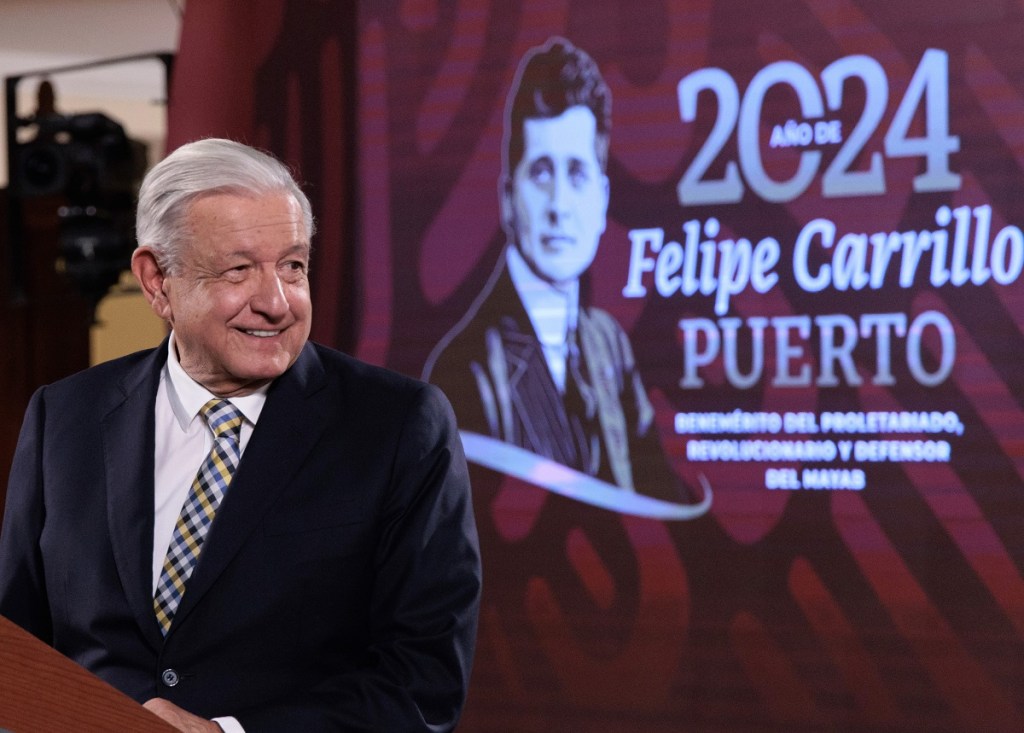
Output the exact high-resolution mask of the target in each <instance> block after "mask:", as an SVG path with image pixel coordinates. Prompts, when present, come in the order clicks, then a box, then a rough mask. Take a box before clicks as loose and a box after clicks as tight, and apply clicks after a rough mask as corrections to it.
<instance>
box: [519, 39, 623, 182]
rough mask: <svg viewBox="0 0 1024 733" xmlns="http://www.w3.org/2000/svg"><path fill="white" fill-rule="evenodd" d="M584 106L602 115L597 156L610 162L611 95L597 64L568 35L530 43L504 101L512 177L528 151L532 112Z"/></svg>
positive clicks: (540, 114)
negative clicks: (526, 134)
mask: <svg viewBox="0 0 1024 733" xmlns="http://www.w3.org/2000/svg"><path fill="white" fill-rule="evenodd" d="M576 106H583V107H586V108H587V109H589V110H590V111H591V112H592V113H593V114H594V119H595V120H597V135H596V140H595V144H596V146H597V151H596V152H597V159H598V161H599V162H600V163H601V170H602V171H604V170H606V168H607V165H608V139H609V135H610V134H611V114H612V95H611V91H610V90H609V89H608V85H607V84H605V81H604V77H602V76H601V71H600V70H599V69H598V68H597V64H596V63H595V62H594V60H593V59H592V58H591V57H590V56H589V55H588V54H587V52H586V51H583V50H582V49H579V48H577V47H576V46H574V45H572V43H570V42H569V41H567V40H565V39H564V38H558V37H554V38H549V39H548V41H547V43H545V44H544V45H543V46H536V47H534V48H532V49H530V50H529V51H528V52H527V53H526V55H525V56H523V59H522V61H520V63H519V68H518V70H517V71H516V76H515V80H514V81H513V83H512V88H511V89H510V91H509V95H508V100H507V103H506V105H505V146H504V150H503V151H502V152H503V155H504V160H503V161H502V164H503V166H504V174H505V176H506V177H511V176H512V175H513V174H514V172H515V169H516V166H517V165H519V161H520V160H521V159H522V157H523V149H524V145H525V143H524V139H523V135H524V133H523V124H524V122H525V121H526V120H528V119H530V118H552V117H558V116H559V115H561V114H562V113H563V112H565V111H566V110H568V109H569V108H571V107H576Z"/></svg>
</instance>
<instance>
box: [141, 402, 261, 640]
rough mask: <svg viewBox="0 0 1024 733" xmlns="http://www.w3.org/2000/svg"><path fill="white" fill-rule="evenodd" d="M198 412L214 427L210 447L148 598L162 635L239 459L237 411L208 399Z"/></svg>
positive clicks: (179, 598)
mask: <svg viewBox="0 0 1024 733" xmlns="http://www.w3.org/2000/svg"><path fill="white" fill-rule="evenodd" d="M199 412H200V414H201V415H202V416H203V418H204V419H205V420H206V423H207V425H209V426H210V429H211V430H213V448H212V449H211V450H210V455H208V456H207V457H206V460H205V461H204V462H203V465H202V466H200V467H199V473H197V474H196V478H195V480H194V481H193V482H192V490H191V491H190V492H189V495H188V498H187V499H185V504H184V505H183V506H182V507H181V515H180V516H179V517H178V522H177V524H176V525H175V526H174V534H173V535H172V536H171V543H170V545H169V546H168V548H167V557H166V558H165V559H164V567H163V571H162V572H161V573H160V579H159V580H158V581H157V585H156V593H155V594H154V596H153V608H154V609H155V610H156V619H157V621H158V622H159V623H160V628H161V629H163V632H164V635H165V636H166V634H167V632H168V631H169V630H170V628H171V619H173V618H174V612H175V611H176V610H177V608H178V604H179V603H180V602H181V597H182V596H183V595H184V594H185V583H186V582H187V581H188V579H189V576H191V575H192V570H193V568H195V566H196V562H197V561H198V560H199V552H200V550H201V549H202V547H203V540H204V539H205V538H206V533H207V532H208V531H209V529H210V525H211V524H212V523H213V517H214V515H215V514H216V513H217V507H218V506H219V505H220V502H221V499H223V498H224V492H225V491H227V488H228V484H230V483H231V477H232V476H233V475H234V473H235V468H237V467H238V459H239V458H240V457H241V447H240V445H239V437H240V435H241V432H242V419H243V418H242V413H240V412H239V411H238V410H236V409H235V406H234V405H232V404H231V403H230V402H228V401H227V400H210V401H209V402H207V403H206V404H205V405H203V407H202V409H201V410H200V411H199Z"/></svg>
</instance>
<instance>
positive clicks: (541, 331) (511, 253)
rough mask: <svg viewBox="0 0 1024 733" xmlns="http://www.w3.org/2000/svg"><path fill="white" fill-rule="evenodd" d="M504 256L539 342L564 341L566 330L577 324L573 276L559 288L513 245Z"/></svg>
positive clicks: (576, 281)
mask: <svg viewBox="0 0 1024 733" xmlns="http://www.w3.org/2000/svg"><path fill="white" fill-rule="evenodd" d="M506 259H507V261H508V273H509V277H511V278H512V284H513V285H514V286H515V289H516V292H517V293H519V298H520V300H522V301H523V306H524V307H525V308H526V312H527V313H528V314H529V316H530V322H531V323H532V324H533V329H534V331H536V332H537V337H538V338H539V339H540V341H541V343H542V344H545V345H549V346H555V345H559V346H560V345H562V344H564V343H565V339H566V334H567V333H568V332H569V331H572V330H574V329H575V328H576V323H577V321H578V320H579V300H580V298H579V281H578V280H573V281H572V282H571V283H568V286H567V287H565V288H561V287H556V286H555V285H553V284H552V283H549V282H548V281H546V280H543V279H541V278H540V277H538V276H537V274H536V273H535V272H534V271H533V270H531V269H530V266H529V265H528V264H527V263H526V260H525V259H524V258H523V256H522V254H520V252H519V250H518V249H517V248H516V247H515V245H512V246H510V247H508V249H507V250H506Z"/></svg>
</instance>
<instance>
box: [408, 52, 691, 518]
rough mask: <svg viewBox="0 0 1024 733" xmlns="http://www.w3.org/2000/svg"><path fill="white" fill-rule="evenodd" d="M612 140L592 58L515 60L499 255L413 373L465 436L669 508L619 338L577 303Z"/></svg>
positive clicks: (603, 212) (604, 318) (662, 470)
mask: <svg viewBox="0 0 1024 733" xmlns="http://www.w3.org/2000/svg"><path fill="white" fill-rule="evenodd" d="M610 130H611V93H610V91H609V89H608V87H607V85H606V84H605V82H604V79H603V78H602V77H601V73H600V71H599V70H598V68H597V65H596V64H595V63H594V61H593V59H591V58H590V56H588V55H587V54H586V53H585V52H584V51H582V50H581V49H579V48H576V47H575V46H573V45H572V44H571V43H569V42H568V41H566V40H564V39H561V38H552V39H551V40H549V41H548V42H547V44H545V45H544V46H542V47H537V48H534V49H531V50H530V51H529V52H528V53H527V54H526V56H525V57H524V58H523V60H522V62H521V63H520V66H519V69H518V71H517V74H516V78H515V81H514V83H513V85H512V89H511V91H510V92H509V97H508V103H507V105H506V112H505V149H504V150H503V170H502V177H501V187H500V189H501V206H502V224H503V227H504V229H505V232H506V234H507V236H508V241H509V245H508V246H507V247H506V249H505V252H504V254H503V256H502V257H501V258H500V260H499V262H498V266H497V269H496V270H495V271H494V273H493V274H492V275H491V277H490V279H489V281H488V282H487V284H486V285H485V287H484V289H483V291H482V293H481V294H480V295H479V297H478V298H477V299H476V301H475V302H474V303H473V305H472V306H471V308H470V309H469V311H468V312H467V313H466V315H465V316H464V317H463V318H462V319H461V321H460V322H459V323H458V324H457V325H456V326H455V328H454V329H453V330H452V331H451V332H450V333H449V334H448V335H447V336H445V338H444V339H443V340H442V341H441V342H440V343H439V344H438V345H437V347H436V348H435V349H434V352H433V353H432V354H431V356H430V357H429V359H428V360H427V363H426V366H425V368H424V373H423V374H424V379H427V380H429V381H431V382H433V383H434V384H437V385H439V386H441V387H442V389H443V390H444V391H445V393H446V394H448V395H449V397H450V398H451V399H452V402H453V404H454V406H455V409H456V413H457V414H458V416H459V426H460V427H461V428H462V429H463V430H468V431H472V432H475V433H479V434H481V435H483V436H487V437H489V438H493V439H496V440H500V441H503V442H505V443H509V444H511V445H514V446H517V447H519V448H524V449H526V450H527V451H529V452H530V453H532V454H534V455H536V456H540V457H542V458H545V459H550V460H553V461H556V462H558V463H560V464H563V465H565V466H569V467H570V468H573V469H576V470H577V471H579V472H581V473H583V474H587V475H589V476H593V477H597V478H599V479H601V480H602V481H604V482H605V483H606V484H609V485H613V486H617V487H619V488H620V489H623V490H625V491H627V492H633V491H640V492H643V493H654V494H660V495H661V496H663V497H664V498H669V499H675V500H678V498H679V496H678V494H677V493H676V490H675V480H674V479H672V478H671V477H670V475H669V474H668V472H667V470H666V466H665V462H664V457H663V455H662V453H661V448H660V445H659V443H658V438H657V434H656V430H655V427H654V425H653V420H654V409H653V407H652V405H651V403H650V400H649V399H648V398H647V393H646V391H645V389H644V386H643V383H642V381H641V378H640V374H639V371H638V370H637V366H636V362H635V360H634V358H633V351H632V347H631V346H630V342H629V337H628V336H627V335H626V333H625V332H624V331H623V330H622V328H621V327H620V326H619V324H618V323H617V322H616V321H615V319H614V318H613V317H612V316H611V315H609V314H608V313H607V312H605V311H603V310H600V309H598V308H593V307H588V306H587V305H586V304H585V303H583V302H582V301H581V294H580V290H581V288H580V277H581V276H582V275H583V274H584V272H586V270H587V269H588V268H589V267H590V265H591V263H592V262H593V260H594V256H595V255H596V253H597V248H598V243H599V241H600V238H601V235H602V233H603V232H604V230H605V224H606V216H607V211H608V194H609V189H608V177H607V175H606V173H605V170H606V167H607V162H608V142H609V133H610ZM471 457H473V456H471ZM503 468H504V469H505V470H511V469H512V468H513V467H512V466H505V467H503Z"/></svg>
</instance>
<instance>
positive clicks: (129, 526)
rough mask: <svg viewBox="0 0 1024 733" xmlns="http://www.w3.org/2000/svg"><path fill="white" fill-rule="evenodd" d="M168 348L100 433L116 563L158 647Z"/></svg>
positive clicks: (119, 401) (122, 397)
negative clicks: (157, 518) (157, 438)
mask: <svg viewBox="0 0 1024 733" xmlns="http://www.w3.org/2000/svg"><path fill="white" fill-rule="evenodd" d="M166 349H167V343H166V341H165V342H164V344H163V345H162V346H161V347H160V348H158V349H156V350H154V351H153V352H152V353H151V354H150V355H149V356H147V357H145V358H144V359H143V360H142V361H141V362H140V363H138V364H137V365H135V366H133V367H131V369H130V370H129V371H128V372H127V373H126V375H125V377H124V379H123V380H121V382H120V383H119V384H118V386H117V393H116V396H115V404H114V405H113V407H112V409H111V410H110V411H109V412H107V413H106V414H105V415H104V416H103V417H102V418H101V428H100V429H101V430H102V432H103V462H104V467H105V470H106V475H107V521H108V523H109V526H110V543H111V547H112V548H113V551H114V562H115V563H116V565H117V572H118V575H119V576H120V578H121V586H122V587H123V588H124V593H125V598H126V600H127V602H128V605H129V607H130V608H131V610H132V613H133V614H134V615H135V618H136V621H137V623H138V624H139V627H140V628H141V629H142V631H143V633H144V634H145V635H146V637H147V638H148V639H149V640H150V643H151V644H152V645H153V647H154V648H158V647H159V645H160V643H161V636H160V630H159V627H158V626H157V623H156V616H155V615H154V612H153V593H152V587H153V568H152V557H153V454H154V436H153V433H154V422H155V417H154V403H155V401H156V391H157V386H158V384H159V379H160V369H161V367H162V366H163V363H164V359H165V358H166V353H167V350H166Z"/></svg>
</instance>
